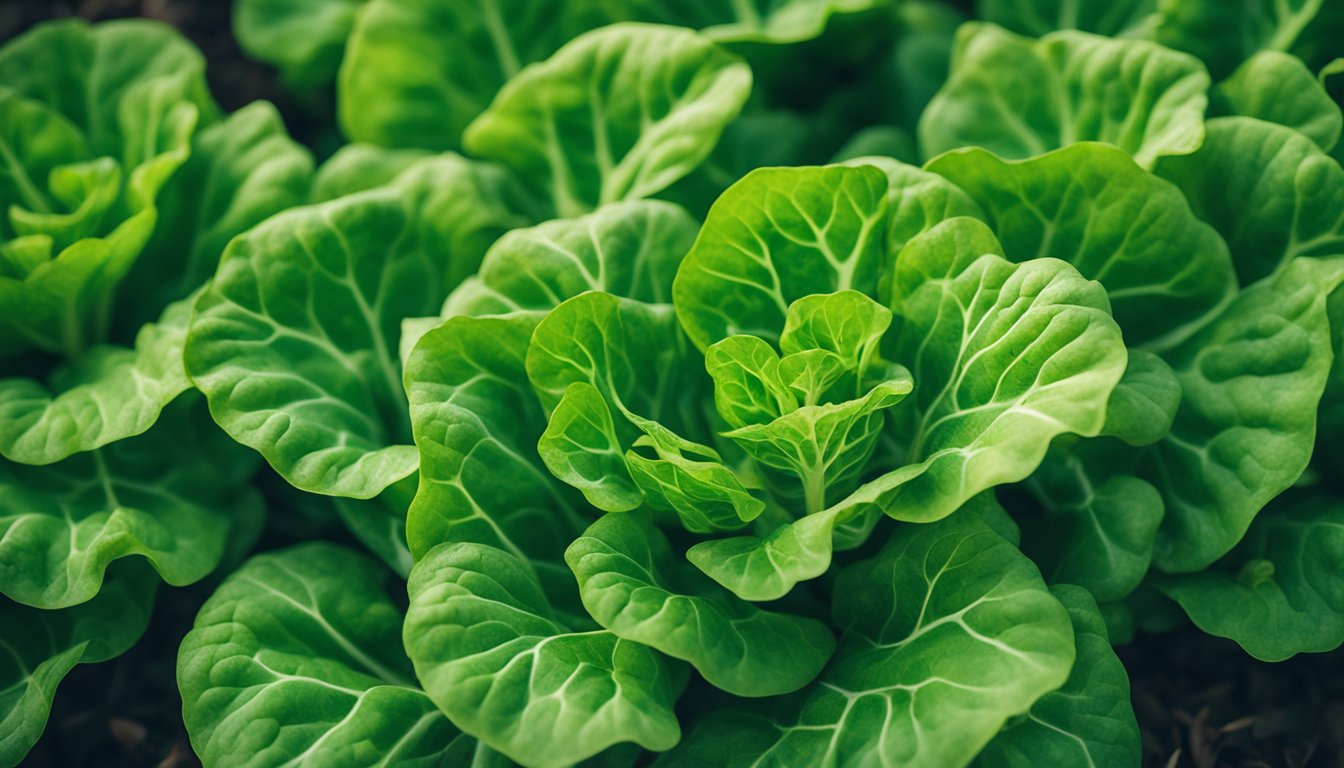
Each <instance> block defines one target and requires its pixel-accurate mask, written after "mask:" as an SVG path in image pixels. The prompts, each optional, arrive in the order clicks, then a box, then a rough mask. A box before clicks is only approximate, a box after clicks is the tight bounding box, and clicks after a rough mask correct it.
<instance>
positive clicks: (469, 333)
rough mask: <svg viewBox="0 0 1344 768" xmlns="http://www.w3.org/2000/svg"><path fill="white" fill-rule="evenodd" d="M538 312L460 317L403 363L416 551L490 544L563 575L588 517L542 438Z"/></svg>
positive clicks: (553, 575)
mask: <svg viewBox="0 0 1344 768" xmlns="http://www.w3.org/2000/svg"><path fill="white" fill-rule="evenodd" d="M538 320H539V317H538V316H537V315H536V314H529V313H517V314H513V315H503V316H497V317H482V318H473V317H454V318H451V319H450V320H448V321H447V322H445V323H444V324H443V325H441V326H439V327H438V328H436V329H434V330H432V331H430V332H429V333H427V334H425V336H424V337H423V338H421V340H420V342H419V343H418V344H417V345H416V348H415V350H414V351H413V352H412V353H411V357H410V360H409V362H408V363H407V364H406V388H407V392H408V394H409V397H410V403H411V421H412V423H413V425H414V427H413V428H414V434H415V444H416V447H417V448H418V450H419V453H420V488H419V490H418V491H417V493H416V496H415V501H414V502H413V503H412V504H411V508H410V512H409V513H408V516H407V520H406V536H407V539H408V541H409V543H410V549H411V553H412V554H413V555H415V557H416V558H417V559H420V558H423V557H424V556H425V554H426V553H427V552H429V550H430V549H432V548H433V547H434V546H435V545H437V544H439V543H440V542H445V541H473V542H479V543H482V544H489V545H490V546H493V547H498V548H500V549H502V550H505V551H507V552H509V553H510V554H512V555H514V557H515V558H516V559H517V561H518V562H519V563H523V564H526V565H525V566H524V567H531V568H533V569H536V570H538V571H542V572H544V573H546V574H549V576H547V577H545V578H544V579H543V583H552V582H554V581H556V580H558V579H559V578H562V577H565V574H566V573H567V570H566V569H565V565H564V562H563V561H562V559H561V556H562V553H563V552H564V547H565V545H566V544H567V543H568V542H570V541H572V540H573V539H574V537H575V536H577V535H578V534H579V533H581V532H582V530H583V527H584V526H585V525H586V522H585V521H584V519H583V518H582V517H580V515H579V513H578V509H579V504H577V503H576V500H575V499H574V498H573V497H572V496H571V495H569V494H567V493H565V488H564V486H563V485H561V484H560V483H557V482H556V481H555V480H554V479H553V478H552V477H551V476H550V474H549V473H548V472H547V471H546V467H545V466H544V465H543V464H542V462H541V459H540V458H539V457H538V456H537V453H536V444H537V440H538V438H539V437H540V436H541V434H542V431H543V430H544V429H545V428H546V415H545V414H544V413H543V412H542V409H541V407H540V405H539V404H538V403H537V399H536V395H535V394H533V392H532V388H531V387H530V386H529V384H528V380H527V372H526V370H525V368H524V360H525V358H526V355H527V345H528V341H529V340H530V339H531V338H532V332H533V330H534V329H535V328H536V324H537V322H538Z"/></svg>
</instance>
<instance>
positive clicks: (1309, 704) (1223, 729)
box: [0, 0, 1344, 768]
mask: <svg viewBox="0 0 1344 768" xmlns="http://www.w3.org/2000/svg"><path fill="white" fill-rule="evenodd" d="M557 1H558V0H557ZM958 4H959V5H969V3H964V4H963V3H958ZM230 5H231V4H230V3H229V2H227V1H226V0H0V43H2V42H3V41H5V40H8V39H9V38H11V37H13V36H14V35H17V34H19V33H20V32H22V31H23V30H25V29H27V28H29V27H31V26H32V25H34V24H36V23H39V22H41V21H44V20H46V19H51V18H60V17H68V16H79V17H82V18H86V19H90V20H100V19H109V18H120V17H128V16H143V17H147V18H154V19H159V20H162V21H165V22H167V23H170V24H173V25H174V26H176V27H177V28H178V29H180V30H181V31H182V32H183V33H184V34H185V35H186V36H187V37H189V38H190V39H191V40H192V41H193V42H195V43H196V45H197V46H199V47H200V48H201V50H202V51H203V52H204V54H205V56H206V59H207V61H208V67H207V75H208V77H209V79H210V84H211V87H212V89H213V91H214V94H215V97H216V99H217V100H218V101H219V103H220V105H221V106H223V107H224V108H225V109H228V110H232V109H237V108H238V107H240V106H243V105H244V104H247V103H248V102H251V101H253V100H256V99H266V100H269V101H271V102H273V103H275V104H276V106H277V107H279V108H280V111H281V114H283V115H284V116H285V119H286V122H287V123H288V125H289V128H290V131H291V133H292V134H293V135H294V136H295V137H296V138H297V139H299V140H300V141H303V142H305V143H307V144H309V145H310V146H313V147H314V149H315V150H316V151H317V152H318V154H319V156H320V155H323V154H326V151H329V149H330V143H331V141H332V139H331V135H330V129H329V126H330V123H331V118H330V110H329V102H328V101H327V97H326V96H325V95H324V94H305V95H304V97H303V99H302V100H300V99H296V98H295V97H294V96H293V95H291V94H289V93H287V92H286V91H285V90H284V88H283V87H282V86H281V85H280V83H279V82H278V81H277V78H276V75H275V72H274V71H273V70H271V69H270V68H269V67H267V66H265V65H263V64H259V63H257V62H253V61H250V60H248V59H247V58H245V57H244V56H243V54H242V52H241V51H239V49H238V45H237V43H236V42H235V41H234V39H233V37H232V35H231V34H230V29H229V9H230ZM300 104H302V106H300ZM314 104H317V105H318V106H317V107H314ZM324 105H325V106H324ZM211 587H212V585H206V584H203V585H198V586H197V587H193V588H188V589H164V590H163V592H162V593H161V597H160V599H159V601H158V605H157V607H156V613H155V617H154V620H153V622H152V623H151V624H150V627H149V630H148V632H147V633H146V635H145V637H144V638H143V639H142V640H141V641H140V643H139V644H137V645H136V647H135V648H134V649H132V650H131V651H130V652H129V653H127V654H125V655H124V656H122V657H120V658H118V659H115V660H113V661H110V662H106V663H103V664H96V665H87V666H78V667H76V668H75V669H74V670H73V671H72V672H71V673H70V675H69V677H67V679H66V680H65V682H64V683H62V685H61V687H60V689H59V692H58V693H57V695H56V701H55V704H54V706H53V708H52V713H51V719H50V722H49V723H48V725H47V730H46V733H45V734H44V735H43V737H42V740H41V741H40V742H39V743H38V745H37V747H36V748H34V750H33V751H32V753H31V754H30V755H29V757H28V759H27V760H26V761H25V762H24V765H25V766H32V767H33V768H39V767H40V768H80V767H81V766H97V767H98V768H104V767H109V768H113V767H115V768H151V767H155V766H157V767H158V768H186V767H187V766H196V765H199V762H198V761H197V760H196V758H195V756H194V755H193V754H192V751H191V747H190V744H189V743H188V742H187V737H186V731H185V729H184V728H183V725H182V720H181V706H182V705H181V700H180V698H179V697H178V693H177V687H176V684H175V680H174V664H175V661H176V656H177V646H178V644H179V643H180V642H181V640H182V637H183V636H184V635H185V634H186V632H187V630H188V629H189V628H190V626H191V622H192V620H193V618H194V616H195V613H196V610H197V609H198V608H199V606H200V604H201V602H203V601H204V599H205V597H206V596H207V595H208V594H209V591H210V588H211ZM1120 656H1121V658H1122V659H1123V660H1124V662H1125V666H1126V667H1127V668H1128V669H1129V671H1130V677H1131V680H1132V683H1133V690H1134V694H1133V695H1134V706H1135V711H1136V712H1137V714H1138V718H1139V724H1140V726H1141V728H1142V730H1143V742H1144V743H1143V746H1144V764H1145V765H1146V766H1169V767H1172V768H1175V767H1176V766H1191V767H1192V768H1212V767H1213V766H1230V767H1233V768H1260V767H1262V766H1285V767H1286V768H1308V767H1312V768H1315V767H1320V768H1326V767H1333V766H1344V652H1338V651H1337V652H1334V653H1329V654H1319V655H1310V656H1299V657H1297V658H1295V659H1292V660H1289V661H1286V662H1282V663H1278V664H1266V663H1262V662H1257V661H1255V660H1253V659H1251V658H1249V657H1248V656H1246V654H1245V653H1243V652H1242V651H1241V649H1240V648H1238V647H1237V646H1236V645H1235V644H1233V643H1231V642H1229V641H1226V640H1221V639H1218V638H1211V637H1207V636H1205V635H1203V634H1201V633H1199V632H1197V631H1194V630H1193V629H1187V630H1182V631H1179V632H1176V633H1173V634H1169V635H1160V636H1141V637H1140V638H1139V639H1138V640H1137V641H1136V642H1135V643H1134V644H1133V645H1131V646H1128V647H1125V648H1122V649H1120Z"/></svg>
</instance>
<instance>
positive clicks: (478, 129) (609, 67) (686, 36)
mask: <svg viewBox="0 0 1344 768" xmlns="http://www.w3.org/2000/svg"><path fill="white" fill-rule="evenodd" d="M435 47H436V48H437V47H439V43H438V41H437V40H436V41H435ZM750 90H751V70H750V69H749V68H748V67H747V65H746V64H745V63H744V62H742V61H741V60H740V59H738V58H737V57H736V56H734V55H733V54H731V53H728V52H727V51H725V50H723V49H722V48H719V47H718V46H716V45H714V44H713V43H711V42H709V41H708V40H706V39H704V38H702V37H700V36H698V35H696V34H694V33H692V32H690V31H689V30H684V29H676V28H674V27H662V26H656V25H644V24H619V25H613V26H609V27H604V28H603V29H600V30H597V31H594V32H590V33H588V34H586V35H582V36H580V37H578V38H575V39H574V40H573V41H572V42H570V43H568V44H567V45H565V46H564V47H563V48H561V49H560V50H559V51H557V52H556V53H555V55H554V56H552V57H551V58H549V59H547V60H546V61H545V62H542V63H540V64H537V65H535V66H532V67H528V68H527V69H525V70H523V71H522V72H520V73H519V74H518V76H517V77H514V78H512V79H511V80H509V82H508V84H507V85H505V86H504V88H503V90H501V91H500V92H499V96H498V97H496V99H495V101H494V102H493V103H492V104H491V105H490V108H489V109H487V110H486V111H485V112H484V113H482V114H481V115H480V116H479V117H477V118H476V119H475V120H474V121H473V122H472V124H471V125H470V126H468V128H467V130H466V133H465V134H464V135H463V139H462V141H463V146H464V147H466V149H467V150H468V151H469V152H471V153H472V154H474V155H477V156H480V157H483V158H486V159H490V160H495V161H498V162H500V163H503V164H504V165H506V166H508V167H509V168H511V169H513V170H514V171H516V172H517V173H518V174H519V176H520V177H522V178H523V179H524V180H525V181H526V182H527V183H528V184H529V185H530V186H531V187H532V188H533V189H534V190H535V191H536V192H537V193H538V194H539V195H540V196H541V197H542V198H543V199H545V200H547V201H549V203H550V204H551V205H552V206H553V208H554V210H555V211H556V212H557V213H559V215H560V216H562V217H571V216H576V215H579V214H582V213H586V212H588V211H591V210H592V209H594V208H596V207H598V206H600V205H603V204H606V203H613V202H617V201H619V200H631V199H638V198H643V197H649V196H651V195H654V194H656V193H658V192H661V191H662V190H664V189H665V188H667V187H668V186H669V185H671V184H672V183H673V182H675V181H677V180H678V179H680V178H682V177H683V176H685V175H686V174H687V173H689V172H690V171H691V170H692V169H694V168H695V167H696V166H697V165H699V164H700V162H701V161H703V160H704V159H705V158H706V157H708V156H709V153H710V152H711V151H712V150H713V148H714V144H715V143H716V142H717V141H718V139H719V135H720V134H721V133H722V132H723V129H724V126H725V125H727V123H729V122H730V121H731V120H732V119H733V118H735V117H736V116H737V114H738V111H739V110H741V108H742V105H743V104H744V103H745V102H746V99H747V95H748V93H749V92H750Z"/></svg>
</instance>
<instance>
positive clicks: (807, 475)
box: [724, 370, 913, 514]
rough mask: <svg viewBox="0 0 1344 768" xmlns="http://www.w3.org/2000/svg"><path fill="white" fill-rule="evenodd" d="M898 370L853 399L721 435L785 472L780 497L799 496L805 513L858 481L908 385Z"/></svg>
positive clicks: (835, 499) (828, 502)
mask: <svg viewBox="0 0 1344 768" xmlns="http://www.w3.org/2000/svg"><path fill="white" fill-rule="evenodd" d="M900 373H901V374H902V375H901V376H900V377H899V378H893V379H891V380H888V381H884V382H882V383H880V384H878V385H877V386H875V387H873V389H872V390H871V391H869V393H868V394H866V395H864V396H863V397H861V398H858V399H856V400H849V401H846V402H843V403H826V404H822V405H805V406H802V407H801V408H798V409H796V410H794V411H791V412H789V413H786V414H784V415H782V416H780V417H779V418H777V419H775V420H774V421H771V422H770V423H768V424H748V425H746V426H744V427H740V428H738V429H734V430H732V431H729V432H726V433H724V436H725V437H727V438H729V439H731V440H732V441H733V442H734V443H736V444H737V445H738V447H740V448H741V449H742V450H743V451H745V452H746V453H747V455H749V456H751V457H752V458H753V459H755V460H756V461H757V462H759V463H760V464H761V465H762V466H765V467H769V468H770V469H773V470H776V471H779V472H784V473H786V476H787V478H788V482H787V484H785V485H784V488H783V489H781V490H784V491H786V492H784V493H780V495H781V496H785V497H786V498H795V497H796V496H799V495H801V497H802V502H803V503H802V509H803V510H804V511H805V512H806V513H807V514H813V513H816V512H820V511H821V510H823V509H825V508H826V507H828V506H830V505H832V504H835V503H838V502H839V501H840V500H841V499H842V498H844V497H845V496H846V495H847V494H849V493H850V492H851V491H853V490H854V487H855V486H856V485H858V482H859V478H860V475H861V473H862V472H863V471H864V469H865V468H866V467H867V465H868V459H869V458H871V457H872V455H873V449H874V448H876V446H877V439H878V436H879V435H880V434H881V432H882V429H883V427H885V426H886V423H887V422H886V413H885V412H886V410H887V409H889V408H891V407H893V406H895V405H896V404H897V403H899V402H900V401H901V400H902V399H904V398H905V396H906V395H908V394H909V393H910V391H911V389H912V388H913V384H912V383H911V381H910V375H909V374H908V373H905V371H904V370H902V371H901V372H900ZM778 484H779V481H776V482H775V483H772V486H775V485H778ZM798 486H801V488H799V487H798ZM800 492H801V493H800Z"/></svg>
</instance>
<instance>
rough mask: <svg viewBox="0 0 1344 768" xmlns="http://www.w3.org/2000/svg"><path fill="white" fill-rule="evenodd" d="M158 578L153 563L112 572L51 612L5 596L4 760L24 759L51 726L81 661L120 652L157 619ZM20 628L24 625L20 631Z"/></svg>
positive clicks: (0, 615)
mask: <svg viewBox="0 0 1344 768" xmlns="http://www.w3.org/2000/svg"><path fill="white" fill-rule="evenodd" d="M157 587H158V579H157V578H156V577H155V576H154V574H153V572H152V571H150V569H149V568H147V567H143V566H141V567H134V566H133V567H129V568H126V569H124V570H122V571H119V572H118V573H117V575H115V576H111V577H109V579H108V582H107V584H106V585H105V586H104V587H103V589H102V591H100V592H99V593H98V595H97V596H96V597H94V598H93V599H92V600H91V601H89V602H87V603H84V604H82V605H77V606H74V607H72V608H65V609H62V610H58V611H45V610H40V609H37V608H30V607H28V606H25V605H20V604H18V603H14V602H11V601H9V600H6V599H4V598H0V623H2V624H3V626H5V627H7V628H8V629H9V631H7V632H5V633H4V634H3V635H0V649H3V650H4V654H3V655H0V658H3V659H4V662H3V663H0V764H4V765H18V764H19V763H21V762H22V761H23V757H24V755H25V754H27V752H28V750H29V749H31V748H32V746H33V744H35V743H36V742H37V740H38V738H39V737H40V736H41V735H42V730H43V728H44V727H45V726H46V724H47V716H48V714H49V713H50V712H51V702H52V699H53V697H54V696H55V694H56V686H58V685H59V684H60V682H61V680H62V679H63V678H64V677H65V675H66V674H67V673H68V672H69V671H70V670H71V669H72V668H73V667H74V666H75V665H76V664H92V663H96V662H99V661H105V660H107V659H110V658H113V657H115V656H119V655H121V654H122V653H125V652H126V650H127V649H129V648H130V647H131V645H132V644H134V643H135V641H136V640H137V639H139V637H140V635H142V634H143V633H144V631H145V627H146V625H148V623H149V611H150V608H151V606H152V604H153V602H154V593H155V592H156V591H157ZM15 629H20V631H13V630H15Z"/></svg>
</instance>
